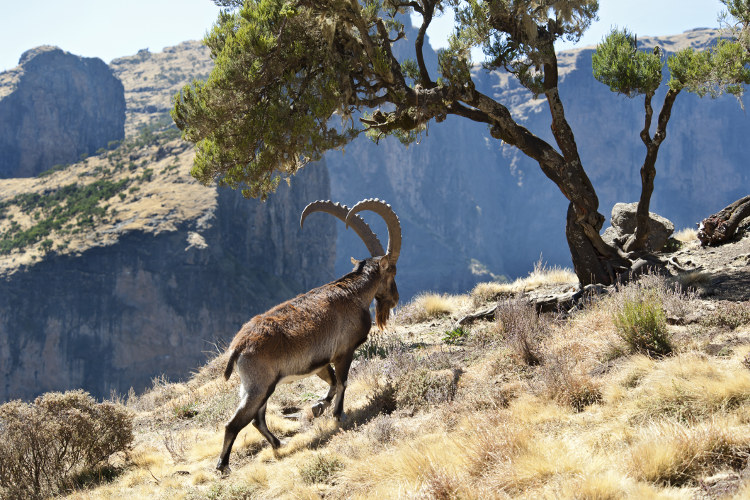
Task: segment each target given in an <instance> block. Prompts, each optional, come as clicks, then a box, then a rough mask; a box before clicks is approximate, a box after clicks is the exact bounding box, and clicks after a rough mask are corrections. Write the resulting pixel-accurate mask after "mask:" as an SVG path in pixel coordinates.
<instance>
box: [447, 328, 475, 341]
mask: <svg viewBox="0 0 750 500" xmlns="http://www.w3.org/2000/svg"><path fill="white" fill-rule="evenodd" d="M468 336H469V332H467V331H466V330H464V329H463V328H461V327H458V328H454V329H453V330H448V331H446V332H444V333H443V343H445V344H450V345H458V344H463V343H464V340H466V338H467V337H468Z"/></svg>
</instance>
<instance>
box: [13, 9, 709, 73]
mask: <svg viewBox="0 0 750 500" xmlns="http://www.w3.org/2000/svg"><path fill="white" fill-rule="evenodd" d="M2 3H3V7H2V9H0V12H2V15H1V16H0V71H4V70H7V69H11V68H13V67H15V66H16V65H17V64H18V59H19V58H20V56H21V54H22V53H23V52H25V51H26V50H28V49H30V48H33V47H37V46H39V45H57V46H58V47H60V48H62V49H63V50H67V51H68V52H72V53H73V54H76V55H80V56H85V57H99V58H101V59H103V60H104V61H105V62H107V63H109V62H110V61H111V60H112V59H115V58H118V57H123V56H129V55H133V54H135V53H136V52H138V50H140V49H146V48H147V49H149V50H150V51H151V52H159V51H161V50H162V49H163V48H164V47H169V46H172V45H177V44H178V43H180V42H182V41H185V40H198V39H201V38H202V37H203V35H204V34H205V33H206V31H207V30H208V29H209V28H210V27H211V24H212V23H213V21H214V19H216V16H217V14H218V12H219V8H218V7H216V5H214V3H213V2H211V1H210V0H128V1H120V0H115V1H112V0H24V1H20V2H19V1H17V0H13V1H11V0H2ZM599 5H600V9H599V18H600V20H599V21H598V22H597V23H595V24H594V25H593V26H592V27H591V29H590V30H589V31H588V32H587V33H586V35H585V37H584V38H583V40H581V42H580V43H579V44H578V45H579V46H585V45H595V44H596V43H598V42H599V41H601V39H602V37H603V36H604V35H605V34H606V33H607V32H609V30H610V28H611V27H612V26H615V25H616V26H618V27H627V28H628V29H630V31H632V32H634V33H636V34H637V35H639V36H645V35H672V34H676V33H682V32H683V31H685V30H688V29H692V28H696V27H716V26H718V22H717V17H718V14H719V12H720V11H721V10H722V8H723V4H722V3H721V2H719V0H600V1H599ZM430 28H431V29H430V31H428V35H429V36H430V43H431V44H432V45H433V47H436V48H437V47H440V46H443V45H444V44H445V40H446V38H447V36H448V34H449V33H450V31H451V28H452V16H450V15H444V16H442V17H441V18H438V19H436V20H435V21H433V25H432V26H431V27H430ZM571 47H572V46H571V45H570V44H566V45H562V46H560V47H558V48H571Z"/></svg>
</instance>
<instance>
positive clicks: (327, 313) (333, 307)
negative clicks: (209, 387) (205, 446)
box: [216, 199, 401, 471]
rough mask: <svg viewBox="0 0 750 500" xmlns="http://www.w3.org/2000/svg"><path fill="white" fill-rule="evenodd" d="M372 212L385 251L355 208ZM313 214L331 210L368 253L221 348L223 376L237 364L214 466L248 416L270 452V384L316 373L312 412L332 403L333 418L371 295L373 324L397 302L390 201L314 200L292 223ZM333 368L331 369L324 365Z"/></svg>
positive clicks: (397, 236)
mask: <svg viewBox="0 0 750 500" xmlns="http://www.w3.org/2000/svg"><path fill="white" fill-rule="evenodd" d="M362 210H370V211H372V212H375V213H377V214H378V215H380V216H381V217H383V219H385V222H386V224H387V227H388V252H387V253H386V252H383V246H382V245H381V244H380V241H378V238H377V236H375V233H373V232H372V230H371V229H370V227H369V226H368V225H367V224H366V223H365V221H364V220H363V219H362V218H360V217H359V216H358V215H356V214H357V212H360V211H362ZM313 212H325V213H328V214H331V215H333V216H335V217H337V218H338V219H340V220H341V221H343V222H344V223H346V225H347V227H349V226H351V227H352V228H353V229H354V231H355V232H356V233H357V234H358V235H359V237H360V238H361V239H362V241H364V243H365V245H366V246H367V249H368V250H369V251H370V254H371V255H372V257H371V258H369V259H366V260H362V261H357V260H354V259H352V262H353V263H354V270H353V271H352V272H350V273H349V274H347V275H346V276H344V277H342V278H340V279H338V280H336V281H333V282H331V283H328V284H326V285H323V286H321V287H318V288H314V289H312V290H310V291H309V292H307V293H304V294H302V295H299V296H297V297H295V298H293V299H291V300H289V301H287V302H284V303H282V304H279V305H278V306H276V307H274V308H273V309H271V310H269V311H267V312H265V313H263V314H259V315H258V316H255V317H254V318H252V319H251V320H250V321H248V322H247V323H245V324H244V325H243V326H242V328H241V329H240V331H239V332H237V334H236V335H235V337H234V340H232V343H231V344H230V346H229V350H228V351H229V362H228V363H227V367H226V370H224V378H226V379H229V376H230V375H231V374H232V370H233V369H234V367H235V366H236V367H237V372H238V373H239V376H240V380H241V383H242V385H241V387H240V398H241V399H240V405H239V407H238V408H237V411H236V412H235V414H234V416H233V417H232V418H231V420H229V422H228V423H227V424H226V426H225V430H224V445H223V447H222V450H221V456H220V457H219V462H218V464H217V465H216V468H217V469H218V470H220V471H224V470H225V469H226V468H227V466H228V465H229V454H230V453H231V451H232V444H233V443H234V440H235V438H236V437H237V434H238V433H239V432H240V430H242V429H243V428H244V427H245V426H246V425H247V424H248V423H250V422H251V421H252V423H253V425H254V426H255V428H256V429H258V431H259V432H260V433H261V434H262V435H263V437H265V438H266V440H268V442H269V443H270V444H271V446H272V447H273V448H274V449H276V448H278V447H279V446H280V445H281V443H280V442H279V440H278V439H277V438H276V436H274V435H273V434H272V433H271V432H270V431H269V430H268V427H267V426H266V402H267V401H268V398H269V397H270V396H271V394H272V393H273V391H274V389H275V388H276V385H277V384H280V383H285V382H291V381H294V380H298V379H300V378H304V377H307V376H310V375H313V374H314V375H317V376H318V377H320V378H321V379H323V380H324V381H326V382H328V384H329V386H330V389H329V391H328V394H327V395H326V397H325V398H323V399H321V400H319V401H318V402H317V403H316V404H315V405H313V407H312V412H313V415H315V416H319V415H320V414H322V413H323V411H324V410H325V409H326V408H327V407H328V406H329V405H330V404H331V400H332V399H333V397H334V395H335V396H336V399H335V401H334V402H333V416H334V417H335V418H336V419H337V420H338V421H339V422H341V420H342V411H343V407H344V392H345V391H346V381H347V377H348V374H349V366H350V365H351V363H352V358H353V357H354V350H355V349H356V348H357V347H359V346H360V345H361V344H362V343H363V342H364V341H365V340H366V339H367V334H368V333H369V331H370V327H371V324H372V318H371V317H370V304H371V303H372V301H373V299H374V300H375V317H376V322H377V325H378V327H379V328H383V327H384V326H385V323H386V321H387V320H388V317H389V315H390V310H391V309H392V308H393V307H395V305H396V303H397V302H398V289H397V288H396V281H395V278H396V261H397V260H398V255H399V252H400V249H401V225H400V223H399V220H398V217H397V216H396V214H395V213H394V212H393V210H392V209H391V207H390V205H388V204H386V203H385V202H383V201H380V200H378V199H371V200H363V201H360V202H359V203H357V204H356V205H355V206H354V207H352V209H351V210H349V209H348V208H347V207H346V206H344V205H339V204H338V203H333V202H331V201H315V202H313V203H310V204H309V205H308V206H307V207H305V209H304V210H303V211H302V215H301V217H300V227H303V225H304V222H305V218H306V217H307V216H308V215H310V214H311V213H313ZM331 365H333V366H331Z"/></svg>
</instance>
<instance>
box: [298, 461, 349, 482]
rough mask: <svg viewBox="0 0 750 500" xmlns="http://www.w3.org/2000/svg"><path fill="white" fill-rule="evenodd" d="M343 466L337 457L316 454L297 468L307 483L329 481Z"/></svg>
mask: <svg viewBox="0 0 750 500" xmlns="http://www.w3.org/2000/svg"><path fill="white" fill-rule="evenodd" d="M343 468H344V464H343V462H342V461H341V460H339V458H338V457H335V456H329V455H323V454H318V455H315V456H314V457H313V458H312V459H311V460H310V461H308V462H307V463H305V464H303V465H302V467H300V469H299V475H300V476H302V480H303V481H304V482H305V483H307V484H315V483H331V482H332V480H333V478H334V477H335V475H336V473H337V472H339V471H340V470H341V469H343Z"/></svg>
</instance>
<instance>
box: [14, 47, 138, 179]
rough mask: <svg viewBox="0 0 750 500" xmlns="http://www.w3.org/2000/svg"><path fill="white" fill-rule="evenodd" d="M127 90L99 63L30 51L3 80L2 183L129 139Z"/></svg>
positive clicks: (57, 52)
mask: <svg viewBox="0 0 750 500" xmlns="http://www.w3.org/2000/svg"><path fill="white" fill-rule="evenodd" d="M124 123H125V98H124V96H123V86H122V83H120V81H119V80H118V79H117V78H115V76H114V75H113V74H112V70H111V69H110V68H109V67H108V66H107V65H106V64H105V63H104V62H103V61H102V60H101V59H98V58H86V57H78V56H74V55H72V54H69V53H68V52H65V51H63V50H60V49H59V48H57V47H49V46H44V47H37V48H35V49H31V50H29V51H26V52H25V53H24V54H23V55H22V56H21V60H20V61H19V66H18V67H17V68H15V69H13V70H10V71H8V72H5V73H3V74H2V75H0V178H8V177H31V176H33V175H36V174H38V173H39V172H42V171H44V170H47V169H49V168H50V167H52V166H53V165H55V164H58V163H71V162H75V161H78V160H79V158H80V157H81V155H90V154H92V153H94V152H95V151H96V150H97V149H99V148H102V147H106V146H107V144H108V143H109V142H110V141H115V140H120V139H122V137H123V134H124Z"/></svg>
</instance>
